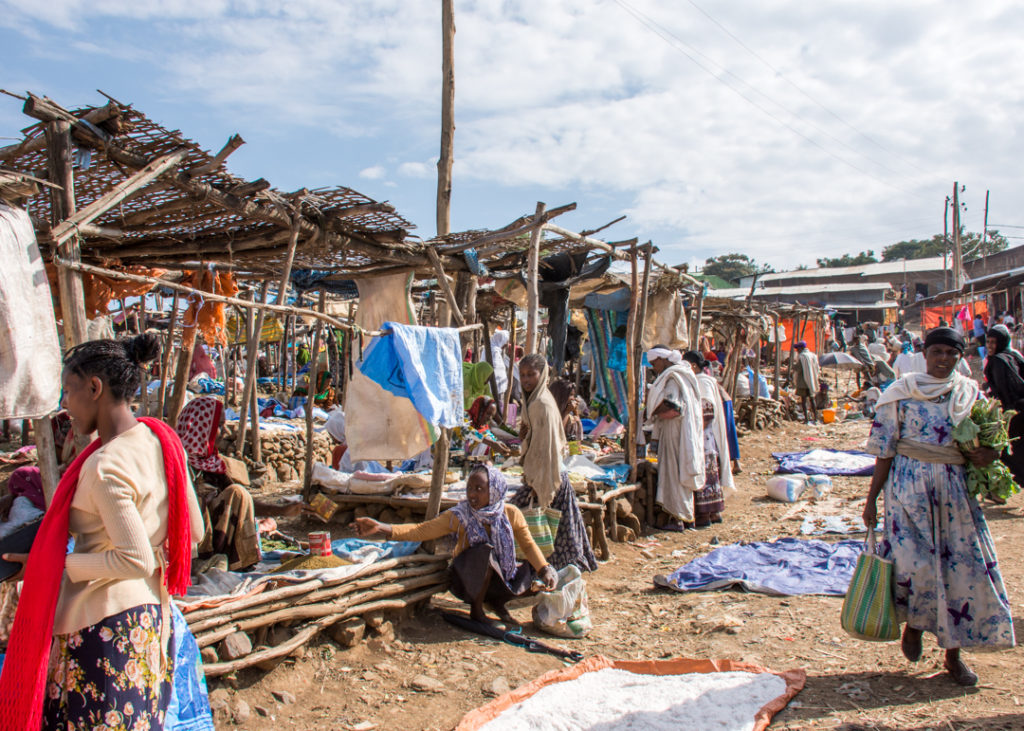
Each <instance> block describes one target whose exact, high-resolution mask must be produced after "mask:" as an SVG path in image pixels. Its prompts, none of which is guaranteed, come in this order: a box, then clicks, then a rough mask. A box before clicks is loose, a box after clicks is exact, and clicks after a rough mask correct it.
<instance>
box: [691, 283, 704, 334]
mask: <svg viewBox="0 0 1024 731" xmlns="http://www.w3.org/2000/svg"><path fill="white" fill-rule="evenodd" d="M706 288H707V286H706V285H705V287H702V288H701V289H700V291H699V292H697V314H696V316H695V317H694V318H693V327H692V328H691V329H690V348H691V349H693V350H697V349H698V348H699V346H700V321H701V319H702V318H703V317H704V290H705V289H706Z"/></svg>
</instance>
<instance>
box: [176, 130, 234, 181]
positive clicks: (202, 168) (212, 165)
mask: <svg viewBox="0 0 1024 731" xmlns="http://www.w3.org/2000/svg"><path fill="white" fill-rule="evenodd" d="M244 144H245V140H243V139H242V137H241V135H237V134H235V135H231V136H230V137H228V141H227V142H226V143H225V144H224V147H222V148H220V152H218V153H217V154H216V155H214V156H213V159H212V160H210V162H208V163H206V164H205V165H199V166H197V167H194V168H192V169H191V170H189V171H188V174H189V175H191V176H192V177H194V178H197V177H199V176H200V175H206V174H207V173H212V172H213V171H214V170H216V169H217V168H219V167H220V166H221V165H223V164H224V161H225V160H227V159H228V156H229V155H231V153H233V152H234V151H235V150H237V149H238V148H239V147H241V146H242V145H244Z"/></svg>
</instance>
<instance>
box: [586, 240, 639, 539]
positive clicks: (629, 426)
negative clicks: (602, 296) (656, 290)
mask: <svg viewBox="0 0 1024 731" xmlns="http://www.w3.org/2000/svg"><path fill="white" fill-rule="evenodd" d="M630 254H631V256H630V259H629V263H630V278H629V281H630V292H629V316H628V317H627V318H626V343H627V347H626V413H627V418H626V443H625V445H624V447H625V451H626V464H628V465H629V469H630V471H631V472H632V471H634V470H636V433H637V423H636V414H637V413H638V409H637V397H638V394H637V392H638V390H639V388H638V384H637V369H636V365H637V364H636V353H635V351H634V349H633V344H634V343H635V342H636V329H637V328H636V320H637V316H638V315H639V314H640V313H639V309H640V305H639V297H640V280H639V277H638V276H637V263H636V259H637V257H636V247H635V246H634V247H633V248H632V249H630ZM601 529H602V530H603V529H604V527H603V526H601ZM594 530H595V531H597V530H598V526H596V525H595V526H594Z"/></svg>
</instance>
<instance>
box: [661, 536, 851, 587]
mask: <svg viewBox="0 0 1024 731" xmlns="http://www.w3.org/2000/svg"><path fill="white" fill-rule="evenodd" d="M863 552H864V543H863V542H862V541H839V542H837V543H829V542H827V541H818V540H802V539H800V538H780V539H779V540H777V541H774V542H770V543H769V542H764V541H761V542H757V543H733V544H730V545H728V546H722V547H721V548H716V549H715V550H714V551H712V552H711V553H709V554H707V555H705V556H701V557H700V558H695V559H694V560H693V561H690V562H689V563H688V564H686V565H685V566H682V567H681V568H679V569H676V570H675V571H673V572H672V573H671V574H669V575H668V576H663V575H658V576H655V577H654V583H655V584H657V585H658V586H663V587H665V588H668V589H674V590H676V591H713V590H715V589H728V588H732V587H736V588H739V589H744V590H746V591H753V592H758V593H761V594H773V595H776V596H796V595H800V594H824V595H826V596H844V595H845V594H846V590H847V588H848V587H849V586H850V579H851V578H853V570H854V568H856V566H857V557H858V556H860V554H861V553H863Z"/></svg>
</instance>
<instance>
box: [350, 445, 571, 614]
mask: <svg viewBox="0 0 1024 731" xmlns="http://www.w3.org/2000/svg"><path fill="white" fill-rule="evenodd" d="M507 490H508V484H507V483H506V481H505V476H504V475H502V474H501V471H500V470H498V469H497V468H496V467H491V466H487V465H478V466H477V467H475V468H474V469H473V471H472V472H471V473H470V474H469V479H468V480H467V481H466V499H465V500H463V501H462V502H460V503H459V504H458V505H456V506H455V507H454V508H451V509H450V510H446V511H445V512H443V513H441V514H440V515H439V516H437V517H436V518H434V519H433V520H428V521H426V522H424V523H408V524H400V525H390V524H388V523H381V522H380V521H377V520H374V519H373V518H356V520H355V523H354V524H353V527H354V528H355V530H356V533H357V534H358V535H359V537H360V538H371V537H376V536H379V537H382V538H385V539H387V540H396V541H429V540H434V539H437V538H443V537H444V536H454V537H455V548H454V551H453V554H454V558H453V559H452V564H451V591H452V593H453V594H454V595H455V596H457V597H459V598H460V599H462V600H463V601H465V602H467V603H468V604H469V605H470V616H471V617H472V618H473V619H475V620H477V621H480V622H486V621H488V620H487V616H486V614H485V613H484V605H485V604H487V605H488V606H490V607H491V609H493V610H494V612H495V614H497V615H498V617H499V618H500V619H501V621H502V622H505V623H507V624H516V621H515V619H514V618H513V617H512V615H511V614H509V612H508V610H507V609H506V608H505V604H506V603H507V602H509V601H510V600H512V599H514V598H515V597H520V596H527V595H530V594H533V593H535V592H536V589H535V587H534V580H535V579H538V578H539V579H540V581H541V582H543V586H544V588H545V589H546V590H548V591H551V590H552V589H554V588H555V586H556V585H557V583H558V574H557V573H556V572H555V570H554V568H552V566H551V565H550V564H549V563H548V562H547V561H546V560H545V558H544V556H543V554H541V551H540V548H538V547H537V544H536V543H535V542H534V540H533V536H531V535H530V529H529V528H528V527H527V525H526V519H525V518H524V517H523V513H522V512H521V511H520V510H519V508H517V507H516V506H515V505H509V504H507V503H506V502H505V493H506V492H507ZM517 545H518V546H519V549H520V551H521V553H522V554H523V555H524V556H526V561H525V562H522V563H520V562H517V561H516V546H517Z"/></svg>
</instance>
